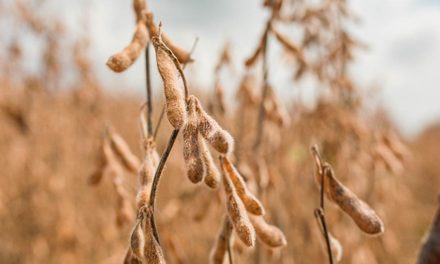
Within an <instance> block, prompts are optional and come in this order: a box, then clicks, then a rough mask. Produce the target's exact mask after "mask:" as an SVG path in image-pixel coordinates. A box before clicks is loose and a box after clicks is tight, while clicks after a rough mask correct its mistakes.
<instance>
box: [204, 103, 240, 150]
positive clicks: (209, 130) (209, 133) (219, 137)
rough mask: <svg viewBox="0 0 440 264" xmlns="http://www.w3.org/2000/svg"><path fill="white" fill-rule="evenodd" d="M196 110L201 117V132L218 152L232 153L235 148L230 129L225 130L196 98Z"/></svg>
mask: <svg viewBox="0 0 440 264" xmlns="http://www.w3.org/2000/svg"><path fill="white" fill-rule="evenodd" d="M195 101H196V111H197V115H198V117H199V124H198V128H199V132H200V134H201V135H202V136H203V137H204V138H205V139H206V141H207V142H209V144H210V145H211V146H212V147H213V148H214V149H215V150H217V151H218V152H220V153H222V154H225V155H227V154H230V153H231V152H232V151H233V149H234V139H233V138H232V136H231V134H229V132H228V131H226V130H224V129H223V128H222V127H221V126H220V125H219V124H218V123H217V121H215V120H214V119H213V118H212V117H211V116H210V115H209V114H208V113H206V111H205V110H204V109H203V108H202V105H201V104H200V101H199V100H198V99H197V98H195Z"/></svg>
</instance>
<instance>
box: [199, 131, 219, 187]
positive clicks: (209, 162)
mask: <svg viewBox="0 0 440 264" xmlns="http://www.w3.org/2000/svg"><path fill="white" fill-rule="evenodd" d="M199 140H200V141H199V143H200V149H201V152H202V160H203V166H204V168H205V178H204V182H205V184H206V186H208V187H209V188H212V189H215V188H217V186H218V184H219V183H220V180H221V176H220V172H219V170H218V168H217V166H216V165H215V162H214V159H213V158H212V155H211V152H210V151H209V149H208V146H206V142H205V140H204V139H202V138H201V139H199Z"/></svg>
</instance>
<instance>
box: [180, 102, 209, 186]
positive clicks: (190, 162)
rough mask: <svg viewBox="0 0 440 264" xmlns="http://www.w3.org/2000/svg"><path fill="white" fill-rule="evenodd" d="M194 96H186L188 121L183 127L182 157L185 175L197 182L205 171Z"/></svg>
mask: <svg viewBox="0 0 440 264" xmlns="http://www.w3.org/2000/svg"><path fill="white" fill-rule="evenodd" d="M195 100H197V99H196V98H195V96H193V95H191V96H189V98H188V122H186V124H185V126H184V127H183V159H184V160H185V165H186V169H187V175H188V178H189V179H190V181H191V182H193V183H198V182H200V181H201V180H202V179H203V176H204V173H205V167H204V162H203V159H202V152H201V147H200V143H201V142H200V138H199V132H198V131H199V129H198V123H199V118H198V115H197V113H196V109H195V107H196V106H195Z"/></svg>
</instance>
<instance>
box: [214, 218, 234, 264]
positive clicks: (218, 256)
mask: <svg viewBox="0 0 440 264" xmlns="http://www.w3.org/2000/svg"><path fill="white" fill-rule="evenodd" d="M232 229H233V228H232V223H231V220H229V216H227V215H226V216H224V217H223V223H222V228H221V229H220V232H219V233H218V235H217V239H216V240H215V243H214V246H213V248H212V249H211V252H210V253H209V263H210V264H223V260H224V258H225V255H226V251H227V249H228V243H230V240H231V235H232Z"/></svg>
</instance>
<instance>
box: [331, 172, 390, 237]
mask: <svg viewBox="0 0 440 264" xmlns="http://www.w3.org/2000/svg"><path fill="white" fill-rule="evenodd" d="M324 177H325V181H324V190H325V193H326V195H327V198H328V199H329V200H331V201H332V202H334V203H336V204H337V205H338V206H339V208H341V210H342V211H344V212H345V213H346V214H348V215H349V216H350V217H351V219H353V221H354V222H355V223H356V225H357V226H358V227H359V228H360V229H361V230H362V231H364V232H365V233H367V234H370V235H379V234H381V233H383V231H384V225H383V222H382V220H381V219H380V218H379V216H378V215H377V214H376V212H375V211H374V210H373V209H372V208H371V207H370V206H369V205H368V204H366V203H365V202H364V201H362V200H361V199H359V198H358V197H357V196H356V194H354V193H353V192H352V191H350V190H349V189H348V188H347V187H345V186H344V185H343V184H342V183H341V182H339V181H338V180H337V179H336V177H335V176H334V172H333V170H332V169H331V167H330V165H328V164H324Z"/></svg>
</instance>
